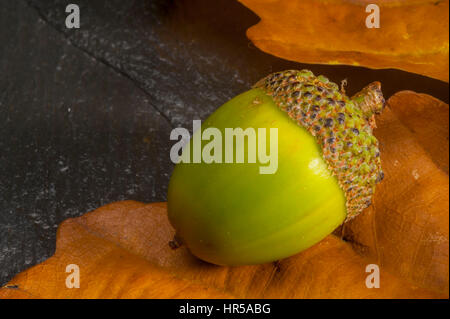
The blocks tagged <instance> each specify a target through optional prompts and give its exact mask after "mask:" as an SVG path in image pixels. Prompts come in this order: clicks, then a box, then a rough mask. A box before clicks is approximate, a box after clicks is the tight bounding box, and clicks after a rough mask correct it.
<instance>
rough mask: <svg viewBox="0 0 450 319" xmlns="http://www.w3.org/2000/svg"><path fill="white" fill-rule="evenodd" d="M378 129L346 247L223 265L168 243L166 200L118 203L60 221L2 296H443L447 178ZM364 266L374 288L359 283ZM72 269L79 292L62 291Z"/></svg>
mask: <svg viewBox="0 0 450 319" xmlns="http://www.w3.org/2000/svg"><path fill="white" fill-rule="evenodd" d="M402 94H406V93H399V94H398V95H402ZM398 95H397V96H398ZM422 98H424V96H422V95H417V94H413V93H408V98H407V99H406V101H409V102H411V103H412V104H413V103H416V102H417V99H419V100H421V99H422ZM395 99H396V98H394V101H395ZM413 100H414V101H413ZM424 101H428V99H425V100H424ZM417 103H418V102H417ZM389 104H390V105H391V104H392V101H391V100H390V101H389ZM417 116H420V114H417ZM377 123H378V129H377V130H376V132H375V134H376V135H377V137H378V138H379V140H380V143H381V151H382V161H383V168H384V171H385V173H386V177H385V181H383V183H381V184H380V185H379V186H378V188H377V192H376V197H375V199H374V205H373V207H372V208H371V209H368V210H366V211H365V212H364V213H363V214H362V215H360V216H358V217H357V218H356V219H354V220H353V221H351V222H350V223H349V224H347V225H346V226H345V228H344V235H345V239H347V240H350V241H351V243H346V242H344V241H342V240H341V239H339V238H338V237H336V236H334V235H330V236H328V237H327V238H326V239H324V240H323V241H321V242H320V243H319V244H317V245H315V246H313V247H311V248H310V249H308V250H306V251H304V252H302V253H300V254H297V255H295V256H292V257H290V258H287V259H284V260H281V261H278V262H276V263H270V264H264V265H258V266H242V267H220V266H215V265H211V264H208V263H205V262H202V261H200V260H198V259H196V258H195V257H193V256H192V255H191V254H190V253H189V252H188V250H187V249H186V248H185V247H180V248H178V249H175V250H173V249H171V248H170V247H169V245H168V243H169V241H170V240H171V239H172V238H173V235H174V230H173V229H172V227H171V226H170V224H169V222H168V219H167V212H166V204H165V203H155V204H147V205H146V204H142V203H137V202H132V201H126V202H119V203H113V204H110V205H107V206H104V207H101V208H99V209H97V210H95V211H94V212H91V213H88V214H85V215H84V216H81V217H79V218H75V219H69V220H67V221H65V222H64V223H63V224H62V225H61V226H60V228H59V229H58V234H57V250H56V253H55V255H54V256H53V257H51V258H50V259H48V260H47V261H45V262H43V263H42V264H40V265H37V266H34V267H32V268H30V269H29V270H27V271H25V272H23V273H21V274H19V275H17V276H16V277H15V278H14V279H13V280H11V282H9V283H8V284H7V285H6V286H5V287H3V288H1V289H0V298H233V297H237V298H448V261H449V260H448V249H449V248H448V218H449V215H448V186H449V185H448V175H447V174H446V173H445V172H443V171H442V170H441V169H439V168H438V167H437V166H436V165H435V163H434V162H433V158H432V157H430V153H429V152H427V151H425V150H424V149H423V147H422V146H421V145H427V141H422V142H418V140H417V139H416V135H415V134H413V133H411V130H410V129H408V128H406V127H405V126H404V125H403V124H402V123H401V122H400V121H399V120H398V119H397V117H396V116H395V114H394V113H393V112H392V111H391V110H390V109H389V108H387V109H386V110H385V112H384V114H383V115H382V116H381V117H380V118H379V119H377ZM408 123H416V121H412V120H411V121H408ZM447 125H448V123H447ZM410 127H415V125H411V126H410ZM428 142H429V141H428ZM435 142H436V141H435ZM438 142H440V143H443V142H445V141H443V140H442V141H441V140H439V141H438ZM431 153H432V152H431ZM352 247H353V248H355V249H353V248H352ZM371 263H376V264H378V265H380V269H381V287H380V288H372V289H369V288H367V287H366V285H365V282H366V277H367V275H368V273H366V266H367V265H368V264H371ZM69 264H77V265H78V266H79V267H80V271H81V273H80V275H81V281H80V285H81V287H80V288H79V289H77V288H73V289H68V288H67V287H66V285H65V282H66V278H67V276H68V275H69V274H68V273H66V266H67V265H69Z"/></svg>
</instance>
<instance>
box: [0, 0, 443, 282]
mask: <svg viewBox="0 0 450 319" xmlns="http://www.w3.org/2000/svg"><path fill="white" fill-rule="evenodd" d="M68 3H77V4H78V5H79V6H80V9H81V28H80V29H73V30H67V29H65V17H66V13H65V7H66V5H67V4H68ZM257 21H258V18H257V16H255V15H254V14H253V13H252V12H250V11H249V10H248V9H246V8H245V7H243V6H242V5H240V4H239V3H238V2H236V1H233V0H220V1H219V0H214V1H211V0H185V1H182V0H179V1H175V0H172V1H171V0H159V1H150V0H139V1H137V0H136V1H123V0H115V1H111V0H105V1H100V0H95V1H92V0H91V1H87V0H77V1H73V0H72V1H63V0H50V1H37V0H29V1H25V0H0V285H1V284H4V283H6V282H7V281H8V280H9V279H11V278H12V276H14V275H15V274H17V273H18V272H20V271H22V270H24V269H26V268H28V267H30V266H31V265H34V264H36V263H38V262H41V261H43V260H45V259H46V258H48V257H49V256H51V255H52V254H53V251H54V248H55V233H56V228H57V226H58V224H59V223H60V222H61V221H63V220H64V219H66V218H69V217H75V216H79V215H81V214H83V213H85V212H87V211H90V210H92V209H94V208H96V207H98V206H101V205H103V204H106V203H109V202H112V201H117V200H123V199H134V200H139V201H145V202H151V201H163V200H165V199H166V190H167V185H168V181H169V177H170V173H171V170H172V167H173V166H172V164H171V163H170V160H169V150H170V147H171V145H172V143H173V142H171V141H170V140H169V134H170V130H171V129H172V128H173V127H176V126H184V127H188V128H190V127H191V126H192V120H193V119H198V118H200V119H205V118H206V116H207V115H208V114H210V113H211V112H212V111H213V110H214V109H216V108H217V107H218V106H220V105H221V104H222V103H224V102H225V101H227V100H228V99H230V98H231V97H233V96H235V95H237V94H238V93H240V92H242V91H245V90H247V89H248V88H249V87H250V86H251V85H252V84H253V83H254V82H256V81H257V80H258V79H259V78H261V77H263V76H264V75H266V74H268V73H270V72H272V71H278V70H283V69H289V68H297V69H300V68H305V67H306V68H309V69H311V70H312V71H313V72H314V73H316V74H324V75H326V76H328V77H329V78H330V79H331V80H333V81H335V82H339V81H341V80H342V79H344V78H347V79H348V83H349V85H348V87H347V91H348V93H349V94H352V93H355V92H356V91H357V90H359V89H360V88H361V87H362V86H364V85H366V84H368V83H369V82H371V81H373V80H380V81H381V82H382V83H383V91H384V93H385V95H386V97H389V96H390V95H392V94H393V93H395V92H396V91H399V90H403V89H410V90H415V91H418V92H424V93H428V94H431V95H434V96H436V97H438V98H440V99H442V100H444V101H446V102H448V85H447V84H446V83H443V82H439V81H436V80H432V79H429V78H425V77H422V76H419V75H414V74H410V73H406V72H401V71H396V70H368V69H365V68H357V67H346V66H318V65H302V64H298V63H293V62H289V61H283V60H280V59H278V58H275V57H272V56H270V55H267V54H265V53H263V52H261V51H259V50H258V49H257V48H255V47H254V46H253V45H252V44H251V43H250V42H249V40H248V39H247V38H246V37H245V30H246V29H247V28H248V27H250V26H251V25H253V24H255V23H256V22H257Z"/></svg>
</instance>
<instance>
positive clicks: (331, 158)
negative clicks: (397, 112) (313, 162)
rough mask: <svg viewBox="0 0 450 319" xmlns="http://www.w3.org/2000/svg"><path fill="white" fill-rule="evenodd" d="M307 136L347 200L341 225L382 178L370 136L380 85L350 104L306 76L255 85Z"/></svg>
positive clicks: (334, 88) (290, 74) (331, 86)
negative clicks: (313, 142)
mask: <svg viewBox="0 0 450 319" xmlns="http://www.w3.org/2000/svg"><path fill="white" fill-rule="evenodd" d="M254 87H256V88H262V89H263V90H264V91H265V93H266V94H267V95H269V96H271V97H272V98H273V100H274V102H275V104H276V105H277V106H278V107H279V108H280V109H281V110H282V111H284V112H286V113H287V114H288V115H289V117H290V118H291V119H293V120H294V121H295V122H296V123H297V124H299V125H301V126H302V127H304V128H305V129H306V130H308V131H309V132H310V133H311V134H312V135H313V136H314V137H315V139H316V141H317V143H318V144H319V145H320V146H321V148H322V157H323V159H324V160H325V162H326V163H327V165H328V169H329V170H330V171H331V173H332V174H333V175H334V176H336V178H337V180H338V183H339V186H340V187H341V189H342V190H343V192H344V194H345V197H346V208H347V217H346V221H348V220H349V219H352V218H353V217H355V216H357V215H358V214H359V213H360V212H361V211H362V210H364V209H365V208H366V207H368V206H370V205H371V203H372V201H371V200H372V195H373V193H374V191H375V185H376V184H377V183H379V182H380V181H381V180H382V179H383V177H384V174H383V171H382V169H381V160H380V151H379V149H378V140H377V139H376V138H375V136H374V135H373V132H372V131H373V128H375V127H376V124H375V118H374V116H375V114H379V113H380V112H381V111H382V110H383V108H384V106H385V100H384V98H383V94H382V92H381V89H380V88H381V85H380V83H379V82H373V83H371V84H369V85H368V86H367V87H365V88H364V89H362V90H361V91H360V92H358V93H357V94H355V95H354V96H353V97H352V98H349V97H347V96H346V95H345V93H344V91H343V89H341V90H340V89H339V87H338V85H337V84H335V83H333V82H330V81H329V80H328V79H327V78H326V77H324V76H322V75H320V76H314V74H313V73H312V72H311V71H309V70H301V71H297V70H288V71H283V72H276V73H273V74H271V75H269V76H267V77H265V78H264V79H262V80H260V81H259V82H258V83H256V84H255V85H254Z"/></svg>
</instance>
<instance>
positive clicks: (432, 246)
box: [343, 91, 449, 294]
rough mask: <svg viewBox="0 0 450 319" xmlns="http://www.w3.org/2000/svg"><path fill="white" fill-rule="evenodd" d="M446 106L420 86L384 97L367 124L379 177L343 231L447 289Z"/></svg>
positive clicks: (370, 252) (408, 274) (409, 275)
mask: <svg viewBox="0 0 450 319" xmlns="http://www.w3.org/2000/svg"><path fill="white" fill-rule="evenodd" d="M391 110H392V111H391ZM394 113H395V114H396V115H397V116H396V115H395V114H394ZM448 114H449V111H448V104H445V103H443V102H441V101H439V100H436V99H435V98H433V97H431V96H428V95H426V94H417V93H414V92H410V91H402V92H399V93H397V94H395V95H394V96H392V97H391V98H390V99H389V100H388V109H387V110H386V111H385V112H384V114H383V116H381V118H380V119H378V120H377V124H378V129H376V130H375V132H374V133H375V135H376V136H377V137H378V138H379V139H380V151H381V154H382V163H383V169H384V172H385V179H384V181H383V182H382V183H381V184H380V185H378V187H377V190H376V193H375V196H374V199H373V205H372V207H370V208H369V209H367V210H366V211H365V212H364V213H363V214H361V216H359V217H358V218H356V219H354V220H353V221H350V222H349V223H347V224H346V225H345V226H344V231H343V234H344V237H345V238H346V240H348V241H351V242H352V243H353V245H354V247H355V248H356V249H357V250H358V251H359V252H360V253H362V254H364V255H367V256H372V257H373V258H376V259H377V260H378V262H379V263H380V264H381V265H383V266H385V268H386V269H388V270H389V271H391V272H392V273H393V274H396V275H397V276H399V277H402V278H405V279H407V280H409V281H412V282H415V283H417V284H419V285H420V286H422V287H426V288H430V289H433V290H437V291H441V292H443V293H447V294H448V290H449V267H448V262H449V242H448V239H449V223H448V220H449V177H448V149H449V140H448V134H449V132H448ZM399 119H400V120H399ZM403 124H405V125H403ZM442 152H445V153H444V154H443V153H442Z"/></svg>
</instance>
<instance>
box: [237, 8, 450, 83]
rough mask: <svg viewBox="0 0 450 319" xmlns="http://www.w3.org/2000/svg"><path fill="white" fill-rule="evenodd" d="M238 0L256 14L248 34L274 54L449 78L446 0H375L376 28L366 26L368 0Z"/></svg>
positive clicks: (308, 60)
mask: <svg viewBox="0 0 450 319" xmlns="http://www.w3.org/2000/svg"><path fill="white" fill-rule="evenodd" d="M239 1H240V2H241V3H242V4H244V5H245V6H247V7H248V8H249V9H250V10H252V11H253V12H255V13H256V14H257V15H258V16H259V17H260V18H261V21H260V22H259V23H258V24H256V25H255V26H252V27H251V28H250V29H248V31H247V36H248V37H249V38H250V40H251V41H252V42H253V43H254V44H255V45H256V46H257V47H258V48H260V49H261V50H263V51H265V52H267V53H270V54H273V55H275V56H277V57H280V58H284V59H287V60H291V61H297V62H302V63H321V64H347V65H359V66H365V67H369V68H374V69H380V68H396V69H401V70H404V71H408V72H413V73H418V74H422V75H426V76H429V77H432V78H436V79H440V80H442V81H446V82H448V79H449V77H448V72H449V64H448V60H449V56H448V49H449V46H448V39H449V38H448V36H449V24H448V21H449V15H448V14H449V13H448V12H449V3H448V0H447V1H435V0H433V1H430V0H416V1H411V0H382V1H377V2H376V4H377V5H378V6H379V8H380V28H367V27H366V18H367V17H368V16H369V15H370V13H371V12H366V6H367V5H368V4H370V3H372V2H371V1H368V0H290V1H283V0H239Z"/></svg>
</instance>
